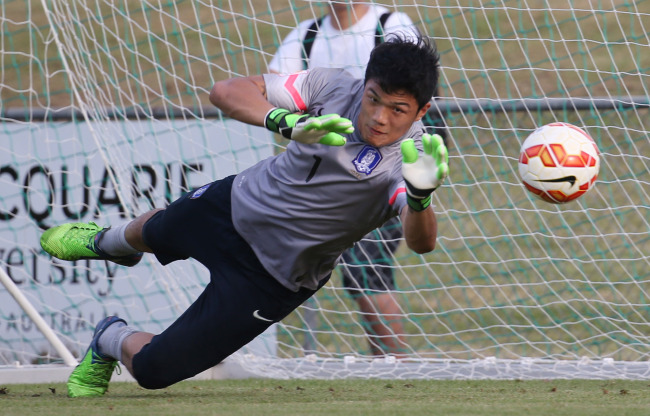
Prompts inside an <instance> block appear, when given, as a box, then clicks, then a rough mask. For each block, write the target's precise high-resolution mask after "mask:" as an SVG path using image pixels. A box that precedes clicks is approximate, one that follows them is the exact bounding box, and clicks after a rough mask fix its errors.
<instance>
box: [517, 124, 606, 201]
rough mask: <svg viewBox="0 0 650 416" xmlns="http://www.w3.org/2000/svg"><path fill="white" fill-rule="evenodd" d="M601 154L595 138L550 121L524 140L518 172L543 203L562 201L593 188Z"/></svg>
mask: <svg viewBox="0 0 650 416" xmlns="http://www.w3.org/2000/svg"><path fill="white" fill-rule="evenodd" d="M599 168H600V157H599V152H598V147H597V146H596V143H595V142H594V140H593V139H592V138H591V136H589V135H588V134H587V133H586V132H585V131H584V130H582V129H581V128H579V127H576V126H574V125H572V124H569V123H551V124H547V125H545V126H542V127H540V128H538V129H537V130H535V131H534V132H532V133H531V134H530V136H528V137H527V138H526V140H524V143H523V145H522V146H521V153H520V155H519V175H520V176H521V180H522V181H523V183H524V185H525V186H526V189H528V191H530V192H532V193H533V194H534V195H536V196H537V197H539V198H541V199H543V200H544V201H546V202H551V203H553V204H564V203H566V202H569V201H573V200H574V199H576V198H578V197H580V196H582V195H584V194H585V193H586V192H587V191H588V190H590V189H591V188H593V186H594V183H595V182H596V178H597V177H598V169H599Z"/></svg>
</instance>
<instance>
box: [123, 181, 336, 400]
mask: <svg viewBox="0 0 650 416" xmlns="http://www.w3.org/2000/svg"><path fill="white" fill-rule="evenodd" d="M233 180H234V176H230V177H227V178H225V179H222V180H219V181H216V182H213V183H211V184H208V185H205V186H203V187H201V188H199V189H198V190H195V191H193V192H190V193H188V194H186V195H185V196H183V197H181V198H180V199H178V200H176V201H174V202H173V203H172V204H171V205H169V207H167V209H165V210H163V211H160V212H158V213H156V214H155V215H154V216H153V217H152V218H151V219H149V221H147V223H146V224H145V226H144V228H143V238H144V241H145V243H146V244H147V245H148V246H149V247H150V248H151V249H152V250H153V252H154V254H155V255H156V257H157V258H158V260H159V261H160V262H161V263H162V264H168V263H170V262H173V261H175V260H180V259H186V258H190V257H191V258H194V259H196V260H198V261H199V262H201V263H202V264H203V265H204V266H205V267H207V268H208V270H209V271H210V282H209V283H208V285H207V286H206V287H205V289H204V291H203V292H202V293H201V295H200V296H199V297H198V298H197V299H196V301H195V302H194V303H193V304H192V305H191V306H190V307H189V308H188V309H187V310H186V311H185V312H184V313H183V314H182V315H181V316H180V317H179V318H178V319H177V320H176V321H175V322H174V323H173V324H172V325H171V326H170V327H169V328H167V329H166V330H165V331H163V332H162V333H161V334H159V335H156V336H154V337H153V339H152V340H151V343H150V344H148V345H145V346H144V347H143V348H142V350H141V351H140V352H139V353H137V354H136V355H135V356H134V358H133V372H134V377H135V379H136V380H137V381H138V383H139V384H140V385H141V386H142V387H145V388H150V389H156V388H164V387H167V386H169V385H171V384H174V383H176V382H178V381H181V380H184V379H186V378H189V377H192V376H194V375H196V374H198V373H200V372H201V371H204V370H207V369H208V368H210V367H213V366H214V365H216V364H218V363H220V362H221V361H223V359H225V358H226V357H228V356H229V355H230V354H232V353H234V352H235V351H237V350H238V349H239V348H241V347H242V346H244V345H246V344H247V343H248V342H250V341H251V340H252V339H253V338H255V337H256V336H257V335H259V334H261V333H262V332H264V331H265V330H266V329H267V328H268V327H269V326H270V325H271V324H272V323H273V322H278V321H280V320H281V319H283V318H284V317H285V316H287V315H288V314H289V313H290V312H291V311H293V310H294V309H295V308H297V307H298V306H299V305H300V304H302V303H303V302H304V301H305V300H307V299H308V298H309V297H310V296H312V295H313V294H314V293H315V291H313V290H308V289H300V290H299V291H298V292H293V291H291V290H289V289H287V288H285V287H284V286H282V285H281V284H280V283H279V282H278V281H277V280H275V279H274V278H273V277H272V276H271V275H270V274H269V273H268V272H267V271H266V270H265V269H264V267H263V266H262V264H261V263H260V262H259V260H258V259H257V257H256V256H255V253H254V252H253V250H252V249H251V247H250V246H249V245H248V243H246V241H244V239H243V238H242V237H241V236H240V235H239V234H238V233H237V231H235V228H234V226H233V223H232V215H231V201H230V190H231V188H232V183H233ZM326 281H327V279H324V280H323V282H322V284H325V283H326ZM260 318H261V319H260Z"/></svg>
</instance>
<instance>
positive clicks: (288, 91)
mask: <svg viewBox="0 0 650 416" xmlns="http://www.w3.org/2000/svg"><path fill="white" fill-rule="evenodd" d="M341 71H342V70H332V69H327V68H314V69H310V70H306V71H300V72H295V73H293V74H264V83H265V84H266V99H267V100H268V101H269V102H270V103H271V104H273V105H274V106H276V107H280V108H284V109H287V110H289V111H291V112H299V111H301V112H306V111H307V110H308V108H309V104H310V103H311V102H313V100H314V98H315V97H317V96H318V94H319V93H320V92H321V91H323V89H324V88H325V86H326V85H327V82H328V79H330V78H331V77H332V76H334V75H335V73H336V72H341Z"/></svg>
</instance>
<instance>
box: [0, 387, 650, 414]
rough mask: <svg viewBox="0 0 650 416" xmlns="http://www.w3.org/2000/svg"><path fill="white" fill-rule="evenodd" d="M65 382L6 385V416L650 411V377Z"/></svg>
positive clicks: (0, 407) (2, 396) (0, 394)
mask: <svg viewBox="0 0 650 416" xmlns="http://www.w3.org/2000/svg"><path fill="white" fill-rule="evenodd" d="M65 391H66V390H65V385H63V384H38V385H11V386H4V387H2V386H0V413H1V414H2V415H3V416H14V415H16V416H32V415H39V416H42V415H66V416H73V415H84V416H88V415H115V416H117V415H138V416H142V415H159V416H164V415H186V416H187V415H198V414H200V415H220V416H224V415H242V416H253V415H265V416H271V415H279V416H291V415H372V416H381V415H409V416H412V415H456V416H462V415H468V416H469V415H472V416H482V415H485V416H488V415H490V416H491V415H499V416H508V415H513V416H514V415H517V416H521V415H526V416H541V415H554V416H596V415H609V416H647V415H648V412H649V411H650V382H648V381H603V380H599V381H597V380H590V381H585V380H577V381H576V380H572V381H570V380H534V381H518V380H510V381H491V380H490V381H488V380H485V381H435V380H426V381H423V380H415V381H408V380H336V381H329V380H327V381H326V380H318V381H317V380H269V379H250V380H225V381H201V382H199V381H197V382H189V381H188V382H182V383H179V384H177V385H174V386H172V387H170V388H167V389H163V390H155V391H147V390H144V389H142V388H140V387H138V386H136V385H135V384H133V383H113V384H112V385H111V387H110V391H109V392H108V393H107V394H106V395H105V396H104V397H101V398H89V399H70V398H68V397H67V396H66V394H65Z"/></svg>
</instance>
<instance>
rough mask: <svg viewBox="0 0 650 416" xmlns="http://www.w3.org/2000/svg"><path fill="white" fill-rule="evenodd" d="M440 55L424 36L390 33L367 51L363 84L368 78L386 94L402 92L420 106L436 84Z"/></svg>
mask: <svg viewBox="0 0 650 416" xmlns="http://www.w3.org/2000/svg"><path fill="white" fill-rule="evenodd" d="M439 61H440V56H439V55H438V51H437V50H436V47H435V44H434V43H433V42H432V41H431V40H430V39H429V38H428V37H420V36H418V37H417V38H415V39H412V38H407V37H404V36H402V35H395V34H391V35H390V37H389V38H388V39H387V40H386V42H384V43H382V44H380V45H379V46H377V47H375V49H373V50H372V52H371V53H370V60H369V61H368V66H367V68H366V77H365V81H364V82H365V83H367V82H368V80H370V79H372V80H374V81H375V82H377V84H379V86H380V87H381V89H382V90H384V91H385V92H386V93H388V94H393V93H396V92H400V91H402V92H406V93H409V94H411V95H413V97H415V100H416V101H417V103H418V107H419V109H420V108H422V107H424V106H425V105H426V104H427V103H428V102H429V101H431V97H433V95H434V93H435V91H436V87H437V85H438V70H439Z"/></svg>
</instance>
